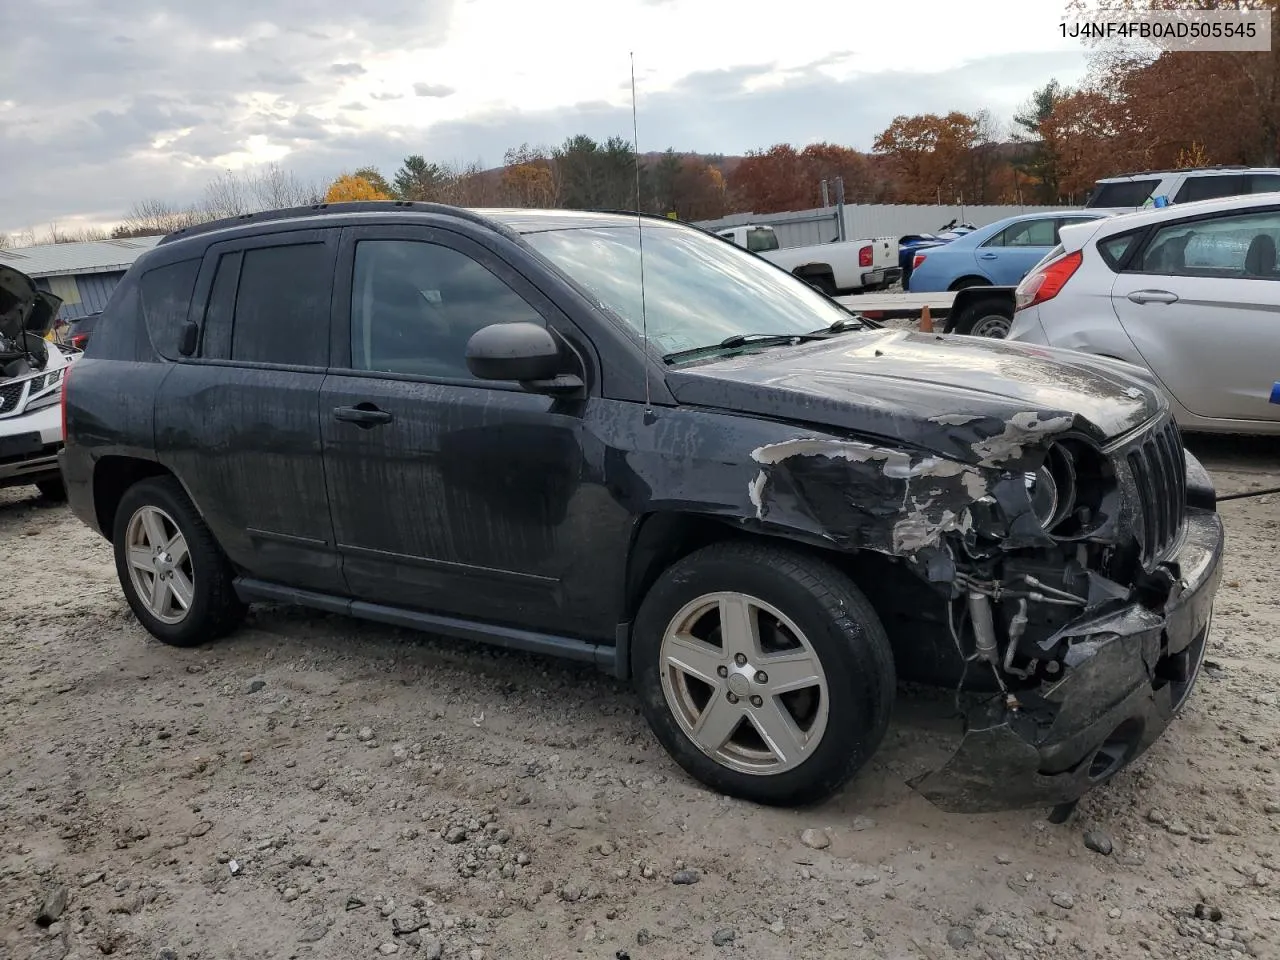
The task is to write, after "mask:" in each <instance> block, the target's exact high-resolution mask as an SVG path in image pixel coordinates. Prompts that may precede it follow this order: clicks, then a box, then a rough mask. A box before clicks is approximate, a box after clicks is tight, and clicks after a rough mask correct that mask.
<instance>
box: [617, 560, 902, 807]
mask: <svg viewBox="0 0 1280 960" xmlns="http://www.w3.org/2000/svg"><path fill="white" fill-rule="evenodd" d="M632 667H633V673H634V676H635V678H636V685H637V687H638V690H639V694H640V698H641V702H642V706H643V709H644V712H645V715H646V718H647V719H648V721H649V725H650V727H651V728H652V729H653V731H654V734H655V735H656V736H657V737H658V739H659V740H660V741H661V743H662V745H663V746H664V747H665V748H666V749H667V751H668V752H669V753H670V754H671V755H672V757H673V758H674V759H675V760H676V762H677V763H679V764H680V766H681V767H683V768H684V769H685V770H686V771H687V772H688V773H689V774H691V775H692V776H693V777H695V778H696V779H698V780H700V781H702V782H703V783H704V784H706V785H707V786H709V787H711V788H713V789H715V790H716V791H717V792H720V793H725V794H729V795H731V796H735V797H740V798H742V799H744V800H750V801H752V802H756V803H764V804H772V805H787V806H791V805H797V804H807V803H813V802H817V801H819V800H822V799H825V798H826V797H828V796H830V795H831V794H832V793H834V792H835V791H836V790H838V789H839V788H840V787H841V786H843V785H844V784H845V783H846V782H847V781H848V780H849V779H850V778H851V777H852V776H853V775H854V774H855V773H856V772H857V771H858V770H859V768H861V767H862V765H863V764H864V763H866V761H867V760H868V759H869V758H870V757H871V755H872V754H873V753H874V752H875V750H876V748H877V747H878V746H879V744H880V741H881V740H882V739H883V737H884V733H885V729H886V728H887V726H888V722H889V714H890V711H891V709H892V706H893V697H894V688H895V675H894V668H893V656H892V651H891V650H890V647H889V641H888V638H887V637H886V635H885V632H884V627H883V626H882V625H881V623H880V620H879V618H878V617H877V616H876V613H875V610H874V609H873V608H872V606H871V604H870V603H869V602H868V601H867V599H866V597H864V596H863V595H862V593H861V591H860V590H858V588H857V587H856V586H855V585H854V584H853V582H852V581H850V580H849V579H848V578H847V577H846V576H845V575H844V574H842V573H841V572H840V571H838V570H836V569H835V568H834V567H832V566H830V565H829V564H827V563H825V562H823V561H821V560H819V559H816V558H813V557H810V556H808V555H806V554H803V553H800V552H797V551H793V550H790V549H787V548H784V547H777V546H773V545H765V544H754V543H751V544H746V543H739V544H718V545H713V546H710V547H707V548H705V549H703V550H699V551H697V552H696V553H693V554H691V555H690V556H688V557H685V558H684V559H683V560H681V561H679V562H678V563H676V564H675V565H674V566H672V567H671V568H670V569H668V570H667V571H666V572H665V573H664V574H663V575H662V576H661V577H660V578H659V579H658V582H657V583H656V584H655V585H654V586H653V588H652V589H651V590H650V591H649V593H648V595H647V596H646V597H645V600H644V603H643V604H642V605H641V608H640V612H639V615H638V616H637V618H636V625H635V639H634V644H633V647H632Z"/></svg>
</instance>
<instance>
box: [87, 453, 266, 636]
mask: <svg viewBox="0 0 1280 960" xmlns="http://www.w3.org/2000/svg"><path fill="white" fill-rule="evenodd" d="M112 542H113V544H114V546H115V559H116V573H117V575H118V576H119V578H120V585H121V586H122V587H123V588H124V594H125V599H127V600H128V602H129V606H130V607H131V608H132V610H133V612H134V615H135V616H137V618H138V620H139V621H140V622H141V623H142V625H143V626H144V627H146V628H147V630H148V632H150V633H151V635H152V636H154V637H155V638H156V639H157V640H160V641H163V642H164V643H168V644H172V645H173V646H177V647H190V646H195V645H196V644H200V643H204V642H205V641H208V640H213V639H215V638H217V637H220V636H222V635H223V634H226V633H228V632H229V631H231V630H232V629H234V628H235V627H236V626H237V625H238V624H239V623H240V621H241V620H242V619H243V618H244V614H245V609H246V608H245V605H244V604H243V603H241V602H240V600H239V599H238V598H237V597H236V594H235V590H234V589H233V587H232V580H233V578H234V572H233V571H232V569H231V565H230V564H229V563H228V562H227V560H226V557H224V556H223V554H222V550H221V549H220V548H219V547H218V544H217V542H216V541H215V540H214V539H213V534H212V533H210V532H209V528H208V527H207V526H206V525H205V522H204V519H203V518H202V517H201V516H200V514H199V513H198V512H197V511H196V509H195V507H194V506H192V504H191V501H190V500H189V499H187V495H186V493H185V492H184V491H183V489H182V487H181V485H180V484H179V483H178V481H177V480H175V479H173V478H172V477H156V478H153V479H149V480H142V481H140V482H138V483H136V484H134V485H133V486H132V487H130V488H129V489H128V490H127V491H126V492H125V495H124V496H123V497H122V498H121V500H120V506H119V508H118V509H117V510H116V517H115V525H114V530H113V536H112Z"/></svg>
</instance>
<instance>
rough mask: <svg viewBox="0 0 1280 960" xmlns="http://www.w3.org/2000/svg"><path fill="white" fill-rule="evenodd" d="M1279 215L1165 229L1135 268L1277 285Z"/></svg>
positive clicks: (1197, 222)
mask: <svg viewBox="0 0 1280 960" xmlns="http://www.w3.org/2000/svg"><path fill="white" fill-rule="evenodd" d="M1277 246H1280V212H1270V213H1250V214H1242V215H1238V216H1233V217H1215V218H1213V219H1207V220H1195V221H1191V222H1189V223H1187V222H1184V223H1177V224H1170V225H1169V226H1167V227H1164V228H1163V229H1161V230H1158V231H1156V233H1155V235H1154V236H1153V237H1152V238H1151V240H1150V242H1149V243H1148V244H1147V247H1146V249H1145V250H1144V251H1143V252H1142V256H1141V260H1140V265H1139V267H1138V269H1140V270H1141V271H1142V272H1144V273H1159V274H1165V275H1168V276H1185V277H1231V278H1241V279H1255V280H1280V271H1277V262H1276V261H1277V258H1276V249H1277Z"/></svg>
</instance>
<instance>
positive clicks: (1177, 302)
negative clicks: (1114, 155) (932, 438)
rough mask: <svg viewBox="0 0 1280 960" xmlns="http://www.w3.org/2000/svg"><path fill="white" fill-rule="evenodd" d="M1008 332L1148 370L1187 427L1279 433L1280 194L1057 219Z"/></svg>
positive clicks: (1011, 336) (1017, 299)
mask: <svg viewBox="0 0 1280 960" xmlns="http://www.w3.org/2000/svg"><path fill="white" fill-rule="evenodd" d="M1061 241H1062V242H1061V243H1060V244H1059V246H1058V247H1057V248H1055V249H1054V250H1053V251H1052V252H1051V253H1050V254H1049V255H1048V256H1047V257H1045V259H1044V260H1042V261H1040V263H1039V264H1038V265H1037V266H1036V267H1035V268H1034V269H1033V270H1032V271H1031V272H1030V273H1029V274H1027V276H1026V278H1025V279H1024V280H1023V281H1022V283H1020V284H1019V285H1018V288H1017V291H1016V292H1015V295H1014V297H1015V313H1014V317H1013V327H1012V329H1011V330H1010V331H1009V339H1010V340H1020V341H1023V342H1024V343H1038V344H1044V345H1046V346H1052V347H1066V348H1068V349H1071V350H1080V351H1083V352H1085V353H1091V354H1095V355H1098V356H1104V357H1111V358H1114V359H1118V360H1124V361H1127V362H1129V363H1133V364H1137V365H1140V366H1143V367H1147V368H1148V369H1150V370H1151V371H1152V372H1153V373H1154V374H1155V375H1156V376H1157V377H1158V378H1159V379H1160V381H1161V382H1162V383H1163V385H1164V387H1165V389H1166V391H1167V392H1168V393H1169V394H1170V395H1171V396H1172V398H1173V400H1174V404H1175V406H1174V409H1175V413H1176V416H1177V418H1178V422H1179V423H1180V424H1181V425H1182V426H1183V427H1184V428H1185V429H1188V430H1202V431H1211V432H1222V433H1259V434H1280V406H1277V405H1275V404H1273V403H1271V402H1270V397H1271V394H1272V390H1273V387H1274V385H1275V383H1276V381H1278V380H1280V263H1278V260H1277V249H1278V248H1280V193H1270V194H1263V195H1260V196H1244V197H1228V198H1226V199H1222V200H1204V201H1200V202H1198V203H1187V204H1179V205H1176V206H1172V207H1164V208H1159V209H1152V210H1143V211H1140V212H1137V213H1128V214H1122V215H1120V216H1115V217H1108V218H1106V219H1102V220H1091V221H1086V222H1085V223H1081V224H1073V225H1069V226H1064V227H1063V228H1062V230H1061Z"/></svg>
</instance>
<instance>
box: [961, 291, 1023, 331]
mask: <svg viewBox="0 0 1280 960" xmlns="http://www.w3.org/2000/svg"><path fill="white" fill-rule="evenodd" d="M1000 318H1003V320H1004V328H1003V333H999V334H997V333H995V332H994V331H995V329H996V328H997V327H998V326H999V323H998V320H999V319H1000ZM1012 327H1013V311H1012V310H1010V309H1009V306H1008V304H1005V303H1002V302H1001V301H999V300H996V299H994V298H992V297H987V298H986V299H984V300H978V301H977V302H975V303H971V304H969V306H967V307H965V308H964V309H963V310H962V311H961V312H960V316H958V317H956V322H955V326H953V327H952V328H951V329H952V332H954V333H963V334H965V335H967V336H975V335H977V336H983V337H990V338H992V339H996V340H1003V339H1005V338H1006V337H1007V336H1008V335H1009V330H1010V329H1011V328H1012ZM975 331H980V332H978V333H976V334H975Z"/></svg>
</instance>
